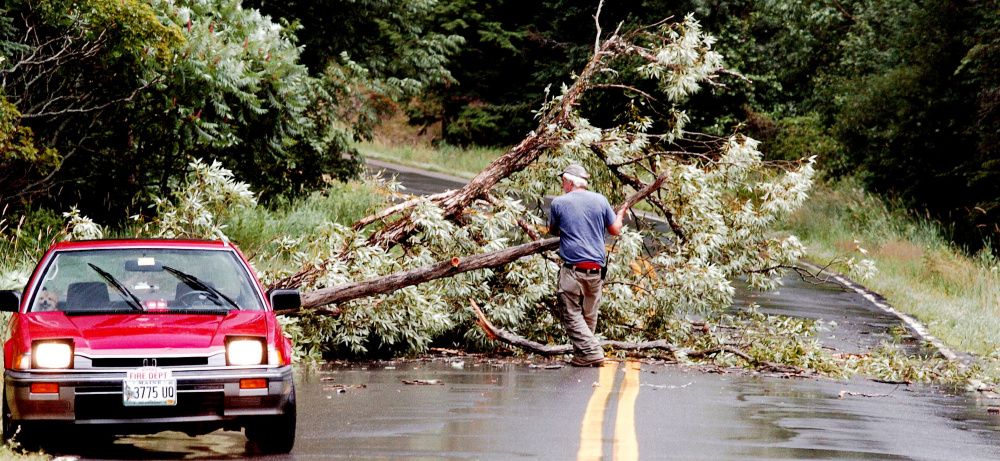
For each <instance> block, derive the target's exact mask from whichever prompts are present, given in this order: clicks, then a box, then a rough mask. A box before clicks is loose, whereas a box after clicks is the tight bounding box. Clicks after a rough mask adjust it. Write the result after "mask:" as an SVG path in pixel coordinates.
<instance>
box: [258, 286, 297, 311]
mask: <svg viewBox="0 0 1000 461" xmlns="http://www.w3.org/2000/svg"><path fill="white" fill-rule="evenodd" d="M267 298H268V299H269V300H270V301H271V310H273V311H275V312H277V311H287V310H293V309H298V308H299V307H300V306H302V300H301V299H300V298H299V290H296V289H288V288H284V289H282V288H276V289H274V290H271V291H269V292H267Z"/></svg>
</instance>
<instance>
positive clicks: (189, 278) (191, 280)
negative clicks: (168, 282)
mask: <svg viewBox="0 0 1000 461" xmlns="http://www.w3.org/2000/svg"><path fill="white" fill-rule="evenodd" d="M163 270H165V271H167V272H169V273H171V274H173V276H174V277H177V278H179V279H181V280H183V281H184V282H185V283H187V284H188V285H191V288H195V289H197V290H201V291H207V292H208V293H211V294H212V295H213V296H215V297H216V299H219V298H221V299H225V300H226V302H227V303H229V304H230V305H232V306H233V307H235V308H236V310H238V311H241V310H243V309H242V308H241V307H240V306H239V304H236V301H233V300H232V299H229V296H226V295H224V294H222V292H221V291H219V290H216V289H215V288H213V287H212V286H211V285H209V284H207V283H205V282H202V281H201V279H199V278H198V277H195V276H193V275H191V274H186V273H184V272H181V271H179V270H177V269H174V268H173V267H169V266H163Z"/></svg>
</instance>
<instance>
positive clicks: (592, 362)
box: [569, 355, 604, 367]
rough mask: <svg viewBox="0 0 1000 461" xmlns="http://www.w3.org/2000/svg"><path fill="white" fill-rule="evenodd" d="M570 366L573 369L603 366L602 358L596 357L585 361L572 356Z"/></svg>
mask: <svg viewBox="0 0 1000 461" xmlns="http://www.w3.org/2000/svg"><path fill="white" fill-rule="evenodd" d="M569 364H570V365H573V366H574V367H599V366H601V365H603V364H604V357H597V358H596V359H585V358H583V357H579V356H576V355H574V356H573V359H572V360H570V361H569Z"/></svg>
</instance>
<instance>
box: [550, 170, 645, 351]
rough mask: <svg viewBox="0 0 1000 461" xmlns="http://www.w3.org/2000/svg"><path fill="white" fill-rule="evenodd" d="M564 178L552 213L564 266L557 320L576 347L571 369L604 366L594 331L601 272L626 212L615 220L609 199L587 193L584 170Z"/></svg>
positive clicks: (567, 173) (568, 172) (558, 290)
mask: <svg viewBox="0 0 1000 461" xmlns="http://www.w3.org/2000/svg"><path fill="white" fill-rule="evenodd" d="M560 177H561V178H562V189H563V195H560V196H559V197H556V198H555V199H554V200H552V207H551V210H550V212H549V231H550V232H551V233H552V235H557V236H559V237H560V238H559V256H560V257H561V258H562V260H563V265H562V267H561V268H560V269H559V281H558V286H557V288H556V297H557V298H558V299H559V307H558V310H557V314H558V316H559V317H560V320H561V321H562V323H563V326H564V327H565V328H566V333H567V334H568V335H569V338H570V340H571V341H572V342H573V359H572V360H571V361H570V363H571V364H573V365H576V366H583V367H585V366H600V365H601V364H602V363H603V362H604V350H603V349H601V346H600V344H599V343H598V341H597V338H595V337H594V331H595V329H596V327H597V312H598V306H599V304H600V302H601V284H602V281H603V277H602V276H601V272H602V271H601V269H602V268H603V267H604V265H605V264H607V262H606V261H605V260H604V253H605V247H606V246H605V241H604V231H605V230H607V232H608V233H609V234H611V235H618V234H619V233H620V232H621V229H622V219H623V218H624V216H625V212H626V211H627V210H626V209H624V208H623V209H622V210H621V211H619V212H618V213H617V214H616V213H615V211H614V209H613V208H611V204H609V203H608V199H607V198H605V197H604V196H603V195H601V194H598V193H596V192H591V191H589V190H587V180H588V179H590V175H589V174H587V170H585V169H584V168H583V167H582V166H580V165H570V166H568V167H566V169H565V170H563V172H562V174H561V175H560Z"/></svg>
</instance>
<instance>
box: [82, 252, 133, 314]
mask: <svg viewBox="0 0 1000 461" xmlns="http://www.w3.org/2000/svg"><path fill="white" fill-rule="evenodd" d="M87 265H88V266H90V268H91V269H93V270H94V272H97V273H98V274H101V277H104V280H107V281H108V283H110V284H111V286H113V287H115V289H116V290H118V294H119V295H121V297H122V299H124V300H125V304H128V305H129V307H131V308H132V309H135V310H137V311H145V309H143V308H142V301H139V298H136V297H135V295H134V294H132V292H131V291H128V288H125V285H122V283H121V282H119V281H118V279H116V278H115V276H113V275H111V274H110V273H108V272H107V271H105V270H104V269H101V268H100V267H97V266H95V265H94V264H92V263H87ZM126 296H128V297H127V298H126Z"/></svg>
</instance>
